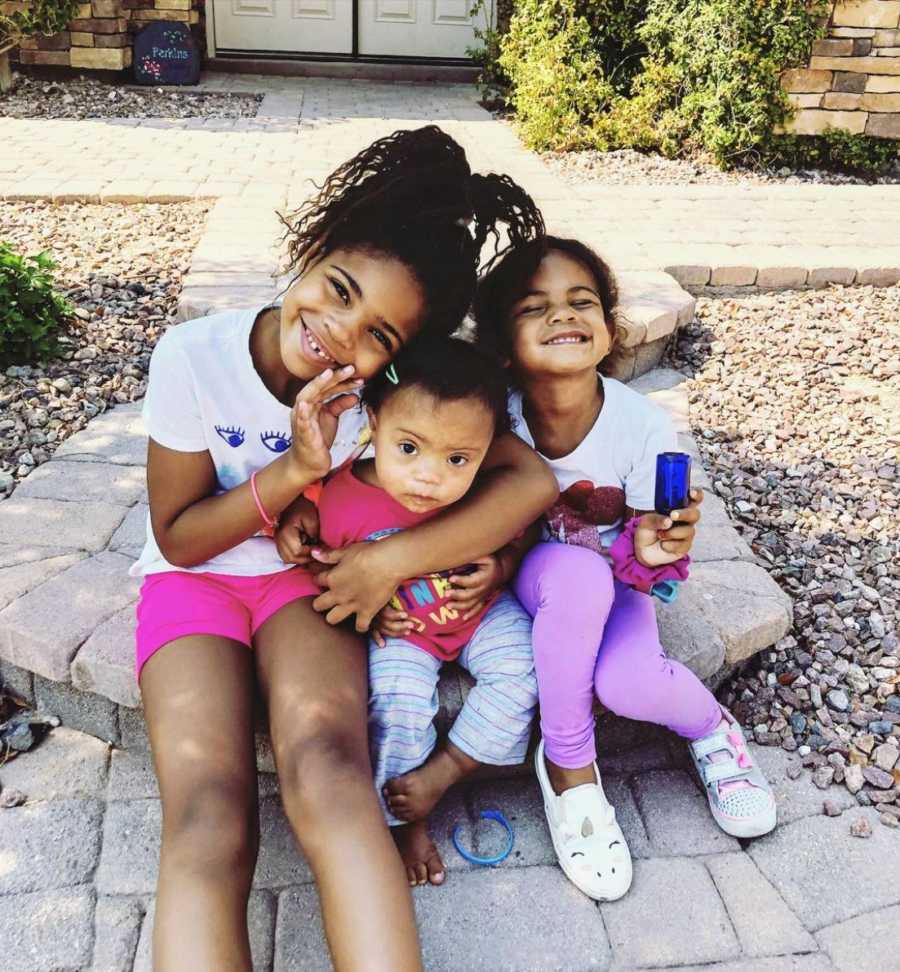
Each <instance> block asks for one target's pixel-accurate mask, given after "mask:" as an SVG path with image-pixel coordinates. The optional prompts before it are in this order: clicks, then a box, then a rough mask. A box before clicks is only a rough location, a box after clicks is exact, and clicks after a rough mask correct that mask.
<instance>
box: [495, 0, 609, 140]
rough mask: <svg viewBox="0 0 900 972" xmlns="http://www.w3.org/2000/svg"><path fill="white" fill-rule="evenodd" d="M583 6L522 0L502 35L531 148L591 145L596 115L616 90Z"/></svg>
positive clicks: (514, 100)
mask: <svg viewBox="0 0 900 972" xmlns="http://www.w3.org/2000/svg"><path fill="white" fill-rule="evenodd" d="M578 8H579V4H578V2H577V0H519V2H518V4H517V5H516V10H515V13H514V14H513V16H512V18H511V20H510V23H509V32H508V33H507V34H506V35H505V36H504V38H503V40H502V43H501V51H500V58H499V64H500V67H501V69H502V70H503V71H504V72H505V74H506V76H507V77H508V78H509V81H510V91H509V96H508V101H509V104H510V106H511V107H512V108H513V109H514V110H515V113H516V117H517V118H518V120H519V123H520V127H521V133H522V138H523V140H524V142H525V144H526V145H528V146H529V147H531V148H536V149H563V150H570V149H576V148H585V147H587V146H588V145H589V144H591V132H590V125H591V122H592V120H593V118H594V117H596V115H597V113H598V112H600V111H602V110H603V109H604V108H605V107H607V106H608V105H609V104H610V102H611V100H612V98H613V96H614V94H615V91H614V89H613V87H612V85H611V84H609V82H608V81H607V80H606V75H605V72H604V69H603V63H602V61H601V58H600V56H599V54H598V52H597V50H596V49H595V47H594V42H593V39H592V36H591V29H590V24H589V23H588V21H587V20H586V19H585V18H584V17H583V16H581V13H580V12H579V9H578Z"/></svg>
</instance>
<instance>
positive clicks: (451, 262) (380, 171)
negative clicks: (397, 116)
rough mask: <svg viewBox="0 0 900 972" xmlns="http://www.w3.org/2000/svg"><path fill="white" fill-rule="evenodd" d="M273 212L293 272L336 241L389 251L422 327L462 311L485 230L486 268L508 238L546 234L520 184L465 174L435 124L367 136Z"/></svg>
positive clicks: (446, 327) (452, 324)
mask: <svg viewBox="0 0 900 972" xmlns="http://www.w3.org/2000/svg"><path fill="white" fill-rule="evenodd" d="M281 219H282V222H283V223H284V225H285V227H286V233H285V238H286V239H287V240H288V253H289V257H290V262H291V267H292V268H293V270H294V272H295V274H296V275H297V276H299V275H301V274H302V273H303V272H304V271H305V270H306V269H308V267H309V266H310V265H311V264H312V263H313V262H316V261H318V260H319V259H321V258H322V257H323V256H325V255H326V254H328V253H330V252H333V251H334V250H336V249H364V250H368V251H371V252H372V253H380V254H384V255H386V256H390V257H392V258H394V259H396V260H399V261H400V262H401V263H403V264H404V265H405V266H407V267H408V268H409V269H410V271H411V272H412V274H413V275H414V277H415V278H416V280H417V281H418V282H419V284H420V286H421V287H422V290H423V292H424V295H425V305H426V320H425V322H424V324H423V330H428V331H429V332H431V333H441V334H449V333H450V332H451V331H453V330H454V329H455V328H456V327H458V326H459V324H460V323H461V322H462V319H463V317H465V315H466V313H467V312H468V310H469V306H470V304H471V302H472V297H473V295H474V293H475V287H476V284H477V281H478V274H479V268H480V261H481V250H482V247H483V246H484V245H485V243H486V242H487V240H488V238H489V237H493V243H494V246H493V255H492V256H491V257H490V259H489V260H488V261H487V263H486V268H490V267H491V266H493V264H494V263H495V261H496V260H497V259H498V258H499V257H500V256H502V255H503V253H505V252H506V250H507V249H509V247H510V245H516V244H520V243H524V242H526V241H528V240H531V239H535V238H536V237H538V236H540V235H541V234H542V233H543V232H544V221H543V218H542V217H541V213H540V210H538V208H537V206H536V205H535V204H534V201H533V200H532V198H531V197H530V196H529V195H528V193H527V192H525V190H524V189H522V188H521V187H520V186H518V185H517V184H516V183H515V182H513V181H512V179H510V178H509V177H508V176H501V175H496V174H490V175H473V173H472V171H471V169H470V167H469V163H468V160H467V159H466V153H465V151H464V150H463V148H462V147H461V146H460V145H459V144H458V143H457V142H455V141H454V140H453V139H452V138H451V137H450V136H449V135H447V133H446V132H444V131H442V130H441V129H440V128H438V127H437V126H436V125H427V126H425V127H424V128H418V129H413V130H400V131H396V132H394V133H393V134H392V135H388V136H386V137H384V138H380V139H378V140H377V141H375V142H373V143H372V144H371V145H369V146H368V147H367V148H365V149H363V150H362V151H361V152H359V153H358V154H357V155H355V156H354V157H353V158H352V159H349V160H348V161H347V162H344V163H343V165H340V166H339V167H338V168H337V169H335V170H334V172H332V173H331V175H330V176H328V178H327V179H326V180H325V182H324V183H323V185H322V187H321V188H320V189H319V192H318V193H317V194H316V195H315V196H314V197H313V198H311V199H309V200H307V202H305V203H304V204H303V206H301V207H300V209H298V210H297V211H296V212H294V213H292V214H289V215H287V216H282V217H281ZM470 224H471V227H472V228H471V230H470V229H469V226H470ZM501 225H502V226H503V227H505V230H506V235H507V237H508V239H509V243H507V244H506V245H501V236H500V226H501Z"/></svg>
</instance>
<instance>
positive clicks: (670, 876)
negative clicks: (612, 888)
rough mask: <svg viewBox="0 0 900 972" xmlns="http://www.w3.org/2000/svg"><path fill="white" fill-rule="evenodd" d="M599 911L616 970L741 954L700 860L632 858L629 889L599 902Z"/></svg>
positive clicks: (722, 958)
mask: <svg viewBox="0 0 900 972" xmlns="http://www.w3.org/2000/svg"><path fill="white" fill-rule="evenodd" d="M600 911H601V913H602V915H603V920H604V922H605V923H606V930H607V932H608V934H609V941H610V944H611V945H612V949H613V957H614V960H615V968H617V969H623V970H624V969H635V968H645V967H650V968H653V967H657V966H663V965H677V964H681V963H684V962H718V961H723V960H725V959H730V958H734V957H736V956H737V955H738V954H739V953H740V946H739V945H738V942H737V939H736V938H735V935H734V931H733V930H732V927H731V922H730V921H729V920H728V915H727V913H726V911H725V906H724V905H723V904H722V900H721V899H720V898H719V895H718V893H717V891H716V887H715V885H714V884H713V881H712V878H711V877H710V876H709V873H708V872H707V870H706V868H705V867H704V866H703V865H702V864H701V863H700V862H699V861H692V860H687V859H684V858H668V859H666V860H658V859H657V860H650V861H635V865H634V883H633V884H632V886H631V890H630V891H629V892H628V894H626V895H625V897H624V898H621V899H620V900H619V901H612V902H608V903H604V904H601V905H600Z"/></svg>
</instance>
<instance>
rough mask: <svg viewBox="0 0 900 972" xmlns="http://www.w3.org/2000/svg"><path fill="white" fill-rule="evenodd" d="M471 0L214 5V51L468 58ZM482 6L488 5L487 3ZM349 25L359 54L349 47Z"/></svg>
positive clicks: (284, 0)
mask: <svg viewBox="0 0 900 972" xmlns="http://www.w3.org/2000/svg"><path fill="white" fill-rule="evenodd" d="M474 5H475V4H474V2H473V0H213V2H212V13H213V29H214V36H215V45H216V50H217V51H248V52H253V51H259V52H273V53H274V52H284V53H292V54H304V53H307V54H339V55H348V54H349V55H352V54H359V55H361V56H367V57H385V56H386V57H423V58H466V57H468V54H467V48H470V47H474V46H477V44H478V41H477V38H476V37H475V28H476V26H481V27H484V26H485V21H486V18H487V17H488V16H489V15H488V14H487V13H485V12H482V11H479V12H478V13H476V14H474V15H473V14H472V12H471V11H472V7H473V6H474ZM483 6H484V8H490V7H491V6H492V4H490V3H486V4H484V5H483ZM354 20H355V21H356V25H357V35H356V36H357V49H356V50H355V51H354V49H353V37H354V30H353V28H354Z"/></svg>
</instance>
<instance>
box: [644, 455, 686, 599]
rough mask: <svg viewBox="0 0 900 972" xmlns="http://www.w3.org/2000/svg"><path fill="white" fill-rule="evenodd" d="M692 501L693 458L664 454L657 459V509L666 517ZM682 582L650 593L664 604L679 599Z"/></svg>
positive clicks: (667, 583)
mask: <svg viewBox="0 0 900 972" xmlns="http://www.w3.org/2000/svg"><path fill="white" fill-rule="evenodd" d="M690 501H691V457H690V456H689V455H688V454H687V453H686V452H661V453H660V454H659V455H658V456H657V457H656V490H655V503H654V509H655V510H656V512H657V513H662V515H663V516H668V515H669V514H670V513H671V512H672V510H681V509H684V507H685V506H687V505H688V503H689V502H690ZM678 584H679V582H678V581H657V583H655V584H654V585H653V587H651V588H650V593H651V594H652V595H653V596H654V597H658V598H659V599H660V600H661V601H662V602H663V603H665V604H671V603H672V602H673V601H674V600H675V598H677V597H678Z"/></svg>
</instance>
